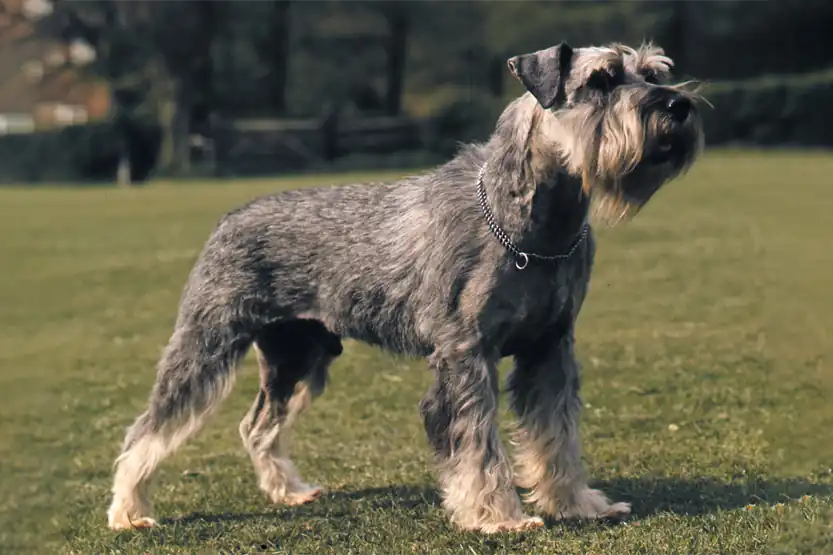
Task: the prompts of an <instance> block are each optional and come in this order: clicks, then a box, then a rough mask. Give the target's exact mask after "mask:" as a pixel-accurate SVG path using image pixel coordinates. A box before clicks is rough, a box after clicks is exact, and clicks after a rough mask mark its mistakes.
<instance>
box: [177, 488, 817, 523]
mask: <svg viewBox="0 0 833 555" xmlns="http://www.w3.org/2000/svg"><path fill="white" fill-rule="evenodd" d="M591 486H592V487H594V488H598V489H601V490H602V491H604V492H605V493H607V494H608V496H609V497H610V498H611V500H612V501H627V502H629V503H631V505H632V509H633V513H632V517H631V518H632V519H634V518H635V519H639V518H645V517H648V516H651V515H654V514H657V513H661V512H668V513H674V514H677V515H682V516H696V515H702V514H706V513H711V512H714V511H716V510H718V509H737V508H741V507H745V506H747V505H750V504H759V503H762V504H774V503H784V502H788V501H790V500H795V499H800V498H801V497H803V496H805V495H831V494H833V484H818V483H812V482H808V481H806V480H799V479H786V480H777V481H769V480H768V481H764V480H755V479H745V480H738V481H735V482H724V481H720V480H717V479H714V478H702V479H697V480H686V479H679V478H668V477H658V478H646V477H642V478H617V479H614V480H609V481H605V482H595V483H592V484H591ZM440 503H441V499H440V496H439V493H438V492H437V490H436V489H434V488H431V487H425V486H406V485H403V486H390V487H381V488H367V489H361V490H355V491H332V492H329V493H328V494H326V495H325V496H324V497H323V498H322V499H320V500H318V501H315V502H313V503H310V504H308V505H302V506H299V507H275V508H271V509H264V510H262V511H256V512H240V513H204V512H197V513H192V514H189V515H185V516H182V517H176V518H170V519H165V520H163V521H162V524H188V523H195V522H203V523H205V522H211V523H222V522H238V521H248V520H256V519H264V518H268V519H273V520H282V521H297V520H298V519H305V518H306V519H311V518H322V517H326V518H353V519H356V518H360V517H361V514H362V512H364V511H380V510H381V511H384V510H391V511H397V512H403V511H404V512H406V513H411V514H412V516H418V515H419V514H420V513H423V514H424V513H426V512H428V511H429V510H431V509H433V508H437V507H439V506H440Z"/></svg>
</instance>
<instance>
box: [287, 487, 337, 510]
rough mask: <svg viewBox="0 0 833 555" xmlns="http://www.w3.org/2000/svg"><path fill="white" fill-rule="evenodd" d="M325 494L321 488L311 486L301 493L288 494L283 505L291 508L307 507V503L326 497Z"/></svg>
mask: <svg viewBox="0 0 833 555" xmlns="http://www.w3.org/2000/svg"><path fill="white" fill-rule="evenodd" d="M324 493H326V492H325V490H324V488H322V487H321V486H310V487H309V488H307V489H304V490H301V491H293V492H287V494H286V495H285V496H284V498H283V500H282V501H281V503H282V504H284V505H289V506H290V507H294V506H297V505H306V504H307V503H312V502H313V501H315V500H316V499H318V498H319V497H321V496H322V495H324Z"/></svg>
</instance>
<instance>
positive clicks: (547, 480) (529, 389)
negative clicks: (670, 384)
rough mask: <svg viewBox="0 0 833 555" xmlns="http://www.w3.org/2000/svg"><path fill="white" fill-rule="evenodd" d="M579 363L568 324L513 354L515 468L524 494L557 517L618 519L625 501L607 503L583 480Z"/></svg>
mask: <svg viewBox="0 0 833 555" xmlns="http://www.w3.org/2000/svg"><path fill="white" fill-rule="evenodd" d="M578 372H579V367H578V362H577V361H576V360H575V355H574V353H573V334H572V329H569V330H566V331H558V332H556V334H555V336H554V337H547V338H546V340H545V341H543V342H542V343H541V344H540V345H537V346H536V347H533V348H532V349H529V350H528V351H526V352H524V353H519V354H517V355H516V356H515V368H514V369H513V371H512V374H511V376H510V377H509V393H510V397H511V402H512V408H513V409H514V410H515V412H516V413H517V414H518V417H519V420H520V421H519V423H518V428H517V430H516V433H515V437H514V442H515V444H516V445H517V451H516V461H515V462H516V464H515V473H516V480H517V483H518V485H519V486H521V487H524V488H528V489H529V493H528V494H527V496H526V500H527V501H528V502H529V503H532V504H534V505H535V506H536V507H537V508H538V510H539V511H541V513H543V514H545V515H547V516H550V517H553V518H556V519H564V518H585V519H599V518H602V519H605V518H612V519H621V518H624V517H626V516H627V515H628V514H629V513H630V505H629V504H627V503H611V502H610V501H609V500H608V498H607V497H606V496H605V495H604V494H603V493H602V492H600V491H598V490H595V489H591V488H589V487H588V486H587V477H586V475H585V470H584V467H583V465H582V462H581V450H580V445H579V420H578V417H579V410H580V408H581V401H580V399H579V375H578Z"/></svg>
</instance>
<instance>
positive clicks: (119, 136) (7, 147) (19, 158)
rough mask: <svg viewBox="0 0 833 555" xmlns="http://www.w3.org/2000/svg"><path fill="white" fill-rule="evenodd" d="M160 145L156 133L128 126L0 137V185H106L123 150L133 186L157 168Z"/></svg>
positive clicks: (94, 126) (98, 125)
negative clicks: (129, 165) (123, 147)
mask: <svg viewBox="0 0 833 555" xmlns="http://www.w3.org/2000/svg"><path fill="white" fill-rule="evenodd" d="M159 141H160V133H159V130H158V129H157V128H155V127H153V126H149V125H143V124H137V123H132V122H107V123H96V124H89V125H77V126H70V127H65V128H62V129H59V130H55V131H44V132H37V133H29V134H15V135H4V136H0V183H6V184H9V183H41V182H52V183H55V182H75V183H91V182H108V181H110V182H111V181H113V180H114V179H115V176H116V171H117V168H118V162H119V151H120V150H121V145H122V144H125V145H126V147H127V149H128V151H129V152H130V158H131V164H132V178H133V180H134V181H142V180H144V179H146V178H147V177H148V175H149V174H150V172H151V171H152V169H153V166H154V164H155V162H156V156H157V152H158V150H159Z"/></svg>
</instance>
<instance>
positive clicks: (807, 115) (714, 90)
mask: <svg viewBox="0 0 833 555" xmlns="http://www.w3.org/2000/svg"><path fill="white" fill-rule="evenodd" d="M706 97H707V98H708V99H709V101H710V102H711V103H712V104H713V105H714V109H713V110H711V109H709V108H705V109H704V110H703V116H704V120H705V121H704V124H705V128H706V138H707V140H708V141H709V143H711V144H732V143H737V144H749V145H789V146H810V147H819V146H823V147H833V133H831V130H830V122H831V121H833V103H831V102H830V99H831V98H833V70H826V71H821V72H817V73H812V74H806V75H799V76H793V77H789V78H784V77H777V78H776V77H763V78H759V79H753V80H746V81H739V82H724V83H718V84H715V85H712V86H711V87H708V88H707V90H706Z"/></svg>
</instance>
